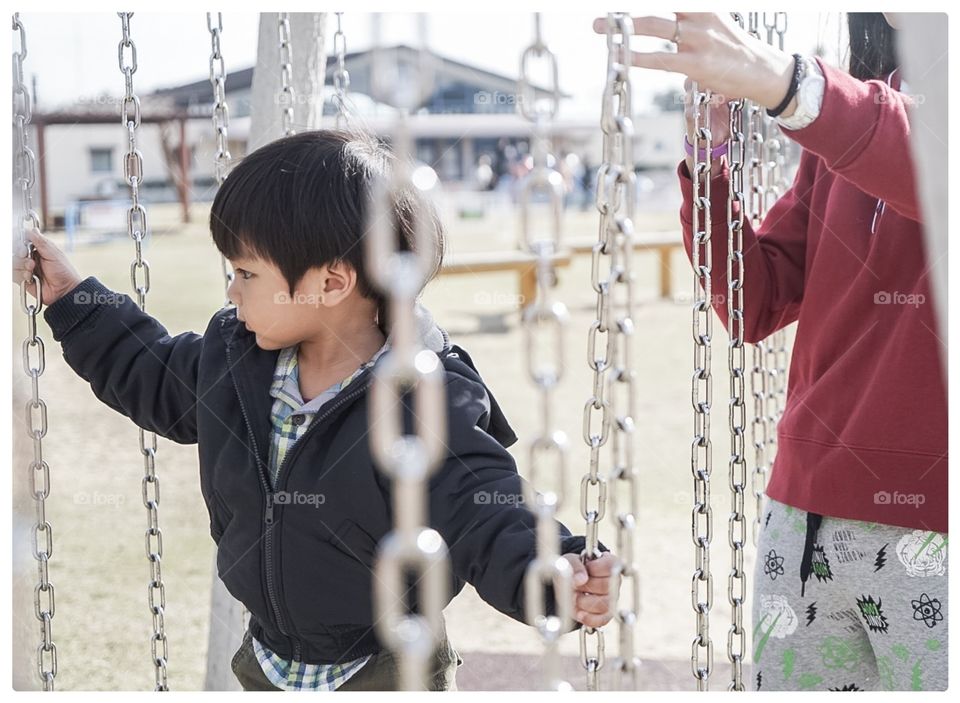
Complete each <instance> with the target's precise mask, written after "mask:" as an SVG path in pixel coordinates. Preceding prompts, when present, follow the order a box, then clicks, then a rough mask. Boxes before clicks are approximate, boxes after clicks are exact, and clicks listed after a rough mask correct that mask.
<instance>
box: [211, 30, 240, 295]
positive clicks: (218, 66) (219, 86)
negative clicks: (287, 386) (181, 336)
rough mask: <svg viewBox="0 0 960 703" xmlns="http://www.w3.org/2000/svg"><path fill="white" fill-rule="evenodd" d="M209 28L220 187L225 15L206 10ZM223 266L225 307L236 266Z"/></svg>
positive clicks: (225, 121)
mask: <svg viewBox="0 0 960 703" xmlns="http://www.w3.org/2000/svg"><path fill="white" fill-rule="evenodd" d="M207 31H209V32H210V85H211V87H212V88H213V110H212V114H213V129H214V132H215V133H216V135H217V153H216V156H215V157H214V175H215V176H216V179H217V187H218V188H219V187H220V186H222V185H223V181H224V180H226V177H227V170H228V169H229V166H230V158H231V157H230V141H229V139H228V138H227V128H228V127H229V124H230V110H229V109H228V108H227V97H226V80H227V69H226V66H225V64H224V62H223V54H222V53H221V52H220V36H221V34H222V33H223V15H222V14H221V13H219V12H218V13H217V24H216V25H214V24H213V13H212V12H208V13H207ZM220 268H221V270H222V271H223V299H224V303H223V306H224V307H229V306H230V305H231V303H230V298H229V290H230V284H231V283H233V277H234V274H233V269H232V268H231V267H230V264H229V263H228V262H227V259H226V257H225V256H224V255H223V254H221V255H220Z"/></svg>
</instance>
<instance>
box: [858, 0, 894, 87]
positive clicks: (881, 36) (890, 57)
mask: <svg viewBox="0 0 960 703" xmlns="http://www.w3.org/2000/svg"><path fill="white" fill-rule="evenodd" d="M847 29H848V31H849V34H850V69H849V70H850V75H851V76H853V77H854V78H859V79H860V80H862V81H865V80H869V79H871V78H886V76H887V74H888V73H890V72H891V71H892V70H893V69H895V68H897V67H898V66H899V65H900V58H899V57H898V56H897V30H895V29H894V28H893V27H891V26H890V25H889V24H888V23H887V20H886V18H885V17H884V16H883V13H882V12H848V13H847Z"/></svg>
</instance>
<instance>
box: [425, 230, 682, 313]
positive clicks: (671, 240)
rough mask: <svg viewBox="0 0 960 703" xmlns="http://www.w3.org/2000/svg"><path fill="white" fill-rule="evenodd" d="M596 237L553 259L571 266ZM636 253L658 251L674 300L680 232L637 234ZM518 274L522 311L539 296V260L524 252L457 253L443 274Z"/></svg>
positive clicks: (665, 287)
mask: <svg viewBox="0 0 960 703" xmlns="http://www.w3.org/2000/svg"><path fill="white" fill-rule="evenodd" d="M596 242H597V239H596V238H595V237H592V238H587V237H575V238H566V239H565V240H564V244H565V247H564V249H563V250H561V251H560V252H558V253H557V254H556V255H554V257H553V264H554V266H555V267H556V268H565V267H567V266H569V265H570V262H571V259H572V257H573V255H575V254H589V253H590V252H592V251H593V246H594V244H596ZM633 248H634V251H656V252H657V256H658V257H659V260H660V297H661V298H672V297H673V287H672V283H671V275H670V255H671V253H672V252H673V250H674V249H682V248H683V240H682V239H681V235H680V232H679V231H674V232H654V233H653V234H646V235H638V236H637V237H636V238H635V239H634V242H633ZM491 271H493V272H497V271H499V272H504V271H507V272H509V271H515V272H516V273H517V279H518V281H517V287H518V290H519V291H520V301H519V305H518V306H517V307H518V308H519V309H521V310H522V309H523V308H524V307H525V306H526V305H527V303H529V302H532V301H533V300H534V299H535V297H536V294H537V264H536V258H535V257H533V256H532V255H530V254H528V253H527V252H524V251H519V250H516V251H496V252H471V253H465V254H456V255H451V256H448V257H446V258H445V259H444V262H443V267H442V268H441V269H440V275H441V276H444V275H453V276H456V275H462V274H474V273H487V272H491Z"/></svg>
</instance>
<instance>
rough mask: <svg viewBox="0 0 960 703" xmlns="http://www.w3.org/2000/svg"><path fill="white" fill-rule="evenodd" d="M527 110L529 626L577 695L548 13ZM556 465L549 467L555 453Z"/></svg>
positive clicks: (523, 191)
mask: <svg viewBox="0 0 960 703" xmlns="http://www.w3.org/2000/svg"><path fill="white" fill-rule="evenodd" d="M533 59H540V60H542V61H544V62H545V64H546V66H547V70H548V76H549V79H548V80H549V81H550V83H549V95H548V97H547V100H546V102H543V101H538V100H537V99H536V93H535V88H534V83H533V81H532V79H531V61H532V60H533ZM518 93H519V95H520V100H519V105H520V112H521V113H522V115H523V116H524V117H525V118H526V119H527V120H528V121H530V123H531V131H532V138H531V142H532V143H531V149H530V151H531V154H532V157H533V167H532V169H531V170H530V172H529V173H528V174H527V175H526V176H525V177H524V179H523V181H522V182H521V184H520V202H519V206H520V226H521V239H522V244H523V246H524V248H525V249H526V250H527V251H528V252H529V253H531V254H532V255H533V256H534V257H535V261H536V270H537V291H536V299H535V300H533V301H530V302H529V304H528V305H527V306H526V307H525V308H524V311H523V329H524V334H525V346H526V362H527V373H528V374H529V376H530V378H531V380H532V381H533V383H534V385H535V386H536V389H537V393H538V394H539V396H540V428H539V430H538V431H537V433H536V435H535V436H534V437H533V439H532V441H531V443H530V447H529V451H530V457H529V461H530V470H529V471H530V472H529V481H528V482H527V483H525V484H524V490H525V495H524V499H525V501H526V502H527V504H528V505H530V506H531V510H532V512H533V513H534V515H535V518H536V531H537V546H536V556H535V558H534V559H533V560H532V561H531V562H530V564H529V565H528V567H527V571H526V574H525V577H524V592H525V598H526V604H525V605H526V608H525V610H526V619H527V623H528V624H530V625H532V626H533V627H535V628H536V630H537V633H538V635H539V637H540V640H541V643H542V645H543V648H544V654H543V656H542V661H543V669H542V672H543V677H544V685H545V687H546V688H548V689H551V690H571V686H570V684H569V683H568V682H567V681H565V680H564V679H563V677H562V674H561V671H560V654H559V650H558V644H559V638H560V635H561V634H562V633H563V632H565V631H566V630H569V629H570V628H571V626H572V617H571V616H572V610H573V598H572V595H573V569H572V568H571V566H570V563H569V562H568V561H567V560H566V559H564V558H563V556H562V555H561V554H560V537H559V533H558V532H557V528H556V515H557V511H558V510H559V509H560V507H561V505H562V504H563V498H564V486H565V485H566V470H567V437H566V434H565V433H564V432H563V431H562V430H559V429H556V428H554V426H553V425H554V420H553V401H552V393H553V391H554V390H555V389H556V387H557V385H558V384H559V383H560V381H561V380H562V378H563V373H564V351H563V350H564V345H563V336H564V329H565V328H566V326H567V319H568V317H569V315H568V312H567V308H566V306H565V305H564V304H563V303H562V302H561V301H554V300H553V299H552V293H553V291H554V288H555V287H556V285H557V275H556V270H555V266H554V256H555V254H556V252H557V251H558V250H559V249H560V245H561V240H562V231H561V218H562V209H563V180H562V178H561V176H560V173H559V172H558V171H557V170H556V168H555V167H554V164H555V163H556V161H555V160H553V161H552V162H551V160H552V159H553V155H552V154H551V153H550V152H551V145H550V141H549V138H548V136H547V135H548V122H549V121H551V120H552V119H553V118H554V117H555V115H556V114H557V109H558V107H559V101H560V97H559V96H560V91H559V83H558V81H557V58H556V55H555V54H554V53H553V52H552V51H551V50H550V49H549V47H548V46H547V45H546V44H545V43H544V41H543V38H542V35H541V25H540V14H539V13H536V14H535V15H534V40H533V43H532V44H530V46H528V47H527V48H526V49H525V50H524V51H523V54H522V55H521V58H520V78H519V81H518ZM536 190H540V191H541V192H545V193H546V195H547V196H548V198H549V202H550V210H551V218H550V229H551V230H552V231H550V232H548V233H546V236H535V233H534V232H532V231H531V230H532V229H533V228H532V227H531V205H530V204H531V195H532V194H533V193H534V192H535V191H536ZM539 334H549V340H550V342H548V346H549V347H552V349H553V351H554V352H555V357H554V358H553V359H552V361H551V360H550V359H545V358H543V357H540V358H539V359H538V358H537V354H538V349H537V338H538V335H539ZM551 454H552V455H553V456H554V461H555V466H554V467H552V468H551V467H549V466H548V465H547V464H548V461H549V456H550V455H551ZM545 473H548V474H550V475H552V476H553V478H554V479H555V481H556V483H555V484H554V486H553V487H550V486H548V485H547V484H548V481H545V480H544V477H543V476H542V474H545ZM549 585H552V586H553V592H554V594H555V600H556V605H557V607H556V612H555V613H554V614H553V615H548V614H547V609H546V605H547V603H546V599H547V596H546V593H547V587H548V586H549Z"/></svg>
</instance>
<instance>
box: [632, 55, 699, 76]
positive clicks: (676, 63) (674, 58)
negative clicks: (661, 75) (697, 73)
mask: <svg viewBox="0 0 960 703" xmlns="http://www.w3.org/2000/svg"><path fill="white" fill-rule="evenodd" d="M630 65H631V66H636V67H637V68H651V69H654V70H656V71H669V72H671V73H684V74H686V73H689V71H690V61H689V58H688V57H687V55H686V54H679V53H673V52H672V51H631V52H630Z"/></svg>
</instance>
